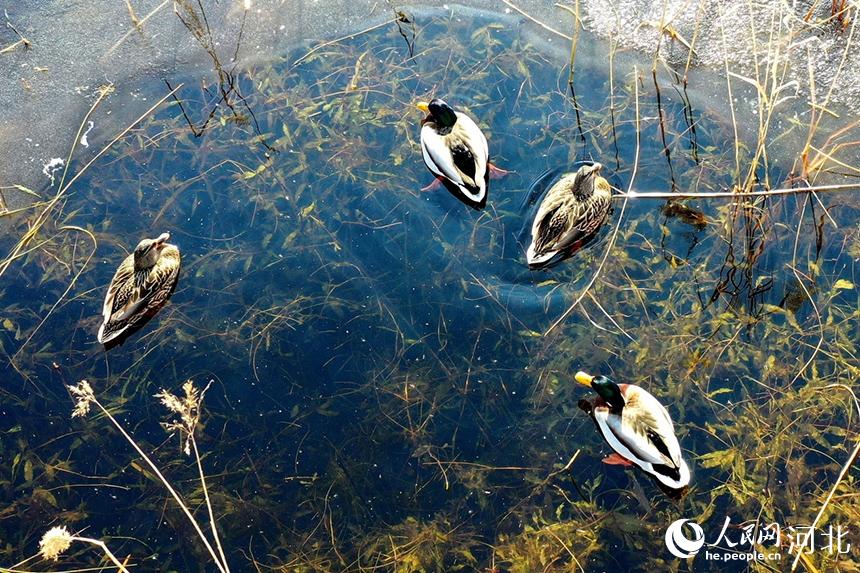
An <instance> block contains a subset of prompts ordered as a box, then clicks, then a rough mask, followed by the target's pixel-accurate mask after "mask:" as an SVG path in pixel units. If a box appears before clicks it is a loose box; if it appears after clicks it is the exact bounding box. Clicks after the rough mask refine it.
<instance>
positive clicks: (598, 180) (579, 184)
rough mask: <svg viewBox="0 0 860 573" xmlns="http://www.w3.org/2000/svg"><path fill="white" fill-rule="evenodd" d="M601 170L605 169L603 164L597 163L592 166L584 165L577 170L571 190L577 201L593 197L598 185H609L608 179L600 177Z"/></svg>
mask: <svg viewBox="0 0 860 573" xmlns="http://www.w3.org/2000/svg"><path fill="white" fill-rule="evenodd" d="M601 169H603V164H602V163H596V162H595V163H592V164H591V165H583V166H582V167H580V168H579V169H578V170H577V172H576V176H575V177H574V179H573V189H572V190H571V191H572V192H573V194H574V196H575V197H576V198H577V199H579V200H580V201H581V200H583V199H587V198H588V197H591V196H592V195H593V194H594V188H595V186H596V185H601V184H605V185H607V186H608V185H609V183H608V182H607V181H606V179H604V178H603V177H601V176H600V170H601Z"/></svg>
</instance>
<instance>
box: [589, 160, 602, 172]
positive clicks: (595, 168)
mask: <svg viewBox="0 0 860 573" xmlns="http://www.w3.org/2000/svg"><path fill="white" fill-rule="evenodd" d="M601 169H603V164H602V163H596V162H595V163H593V164H592V165H591V168H590V169H589V170H588V171H587V172H586V174H587V175H598V174H600V170H601Z"/></svg>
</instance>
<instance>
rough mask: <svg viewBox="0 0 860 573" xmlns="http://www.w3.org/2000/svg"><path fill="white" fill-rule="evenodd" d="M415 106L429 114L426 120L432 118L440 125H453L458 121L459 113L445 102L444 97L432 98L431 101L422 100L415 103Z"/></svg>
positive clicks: (431, 119)
mask: <svg viewBox="0 0 860 573" xmlns="http://www.w3.org/2000/svg"><path fill="white" fill-rule="evenodd" d="M415 107H417V108H418V109H420V110H421V111H423V112H426V113H427V114H428V116H427V118H425V120H424V121H428V120H430V121H432V122H433V123H435V124H436V125H438V126H439V127H453V125H454V124H455V123H457V114H456V113H454V108H453V107H451V106H450V105H448V104H447V103H445V100H443V99H439V98H435V99H431V100H430V103H427V102H426V101H420V102H418V103H417V104H415Z"/></svg>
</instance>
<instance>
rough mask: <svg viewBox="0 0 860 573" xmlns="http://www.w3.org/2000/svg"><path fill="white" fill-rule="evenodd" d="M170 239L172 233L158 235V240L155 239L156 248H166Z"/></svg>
mask: <svg viewBox="0 0 860 573" xmlns="http://www.w3.org/2000/svg"><path fill="white" fill-rule="evenodd" d="M169 239H170V233H161V234H160V235H158V238H157V239H155V246H156V247H158V248H159V249H161V248H164V245H165V244H167V241H168V240H169Z"/></svg>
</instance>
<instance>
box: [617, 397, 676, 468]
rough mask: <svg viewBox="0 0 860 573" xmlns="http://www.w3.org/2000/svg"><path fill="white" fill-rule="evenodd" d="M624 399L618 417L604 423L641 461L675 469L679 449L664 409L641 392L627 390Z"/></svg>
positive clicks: (654, 399) (653, 399) (655, 400)
mask: <svg viewBox="0 0 860 573" xmlns="http://www.w3.org/2000/svg"><path fill="white" fill-rule="evenodd" d="M624 398H625V400H626V402H627V406H625V408H624V409H623V410H622V412H621V416H620V417H618V416H613V417H611V418H610V419H609V420H607V424H608V425H609V426H610V427H611V429H612V431H613V432H614V433H616V434H617V435H618V436H619V438H620V439H622V440H623V441H625V442H626V443H628V444H629V446H630V448H631V449H632V450H634V453H636V454H637V456H638V457H639V459H641V460H642V461H645V462H649V463H652V464H663V465H667V466H669V467H672V468H679V467H680V466H681V447H680V445H679V444H678V438H677V436H675V428H674V426H673V425H672V420H671V419H670V418H669V413H668V412H667V411H666V408H664V407H663V405H662V404H660V402H658V401H657V399H656V398H655V397H654V396H652V395H651V394H650V393H648V392H646V391H645V390H642V389H641V388H635V389H632V388H630V387H628V390H627V392H626V394H625V397H624Z"/></svg>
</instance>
